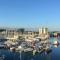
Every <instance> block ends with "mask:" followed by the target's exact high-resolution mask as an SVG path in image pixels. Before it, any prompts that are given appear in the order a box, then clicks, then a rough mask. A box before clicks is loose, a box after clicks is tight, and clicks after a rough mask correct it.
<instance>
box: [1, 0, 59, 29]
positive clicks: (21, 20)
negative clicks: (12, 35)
mask: <svg viewBox="0 0 60 60" xmlns="http://www.w3.org/2000/svg"><path fill="white" fill-rule="evenodd" d="M0 27H24V28H31V27H32V28H36V27H48V28H53V29H56V28H58V29H60V0H0Z"/></svg>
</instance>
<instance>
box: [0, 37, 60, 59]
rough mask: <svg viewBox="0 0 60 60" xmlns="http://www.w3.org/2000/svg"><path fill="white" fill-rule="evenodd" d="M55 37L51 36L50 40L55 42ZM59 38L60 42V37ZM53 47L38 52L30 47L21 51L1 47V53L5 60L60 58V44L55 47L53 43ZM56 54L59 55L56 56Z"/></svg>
mask: <svg viewBox="0 0 60 60" xmlns="http://www.w3.org/2000/svg"><path fill="white" fill-rule="evenodd" d="M54 39H55V38H50V39H49V41H50V42H51V43H53V42H54ZM57 40H58V41H59V42H60V39H57ZM51 47H52V50H45V51H43V50H40V51H39V52H38V53H37V52H36V51H34V52H32V51H30V48H28V49H27V50H26V51H19V52H13V51H10V50H9V49H0V55H1V59H2V57H4V59H3V60H36V59H37V60H40V59H41V60H44V59H46V60H47V59H48V60H56V59H57V58H59V59H60V57H59V55H60V53H58V52H59V50H60V45H59V46H57V47H54V45H52V46H51ZM28 50H29V51H28ZM35 52H36V53H35ZM56 54H57V56H56V57H54V56H55V55H56ZM53 55H54V56H53ZM59 59H58V60H59Z"/></svg>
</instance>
